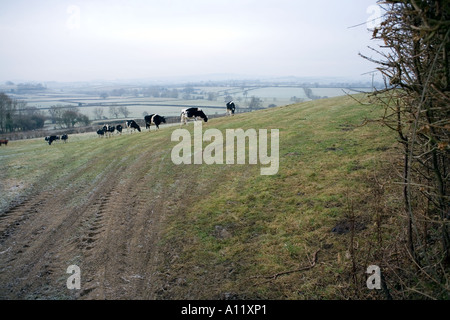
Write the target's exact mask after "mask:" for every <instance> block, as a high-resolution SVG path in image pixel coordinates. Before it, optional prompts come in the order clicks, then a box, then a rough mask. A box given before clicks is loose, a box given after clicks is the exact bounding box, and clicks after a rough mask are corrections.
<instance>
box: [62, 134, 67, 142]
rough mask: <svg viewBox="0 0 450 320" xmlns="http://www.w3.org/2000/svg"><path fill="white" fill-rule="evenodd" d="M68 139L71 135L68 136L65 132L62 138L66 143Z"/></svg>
mask: <svg viewBox="0 0 450 320" xmlns="http://www.w3.org/2000/svg"><path fill="white" fill-rule="evenodd" d="M67 139H69V136H68V135H67V134H63V135H62V136H61V140H62V141H64V143H66V142H67Z"/></svg>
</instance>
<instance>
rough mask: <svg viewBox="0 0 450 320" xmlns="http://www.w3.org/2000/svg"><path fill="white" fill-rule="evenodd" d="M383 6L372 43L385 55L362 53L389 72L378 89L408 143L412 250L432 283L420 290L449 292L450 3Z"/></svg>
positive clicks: (390, 2)
mask: <svg viewBox="0 0 450 320" xmlns="http://www.w3.org/2000/svg"><path fill="white" fill-rule="evenodd" d="M379 6H380V7H381V9H382V10H383V11H384V15H383V21H382V23H381V24H380V25H379V26H377V27H375V28H374V29H373V39H374V40H377V41H380V42H381V45H380V46H379V49H374V48H371V49H372V50H373V51H374V52H375V54H376V55H377V57H378V58H376V59H375V58H372V57H368V56H365V55H362V57H363V58H365V59H367V60H370V61H372V62H374V63H375V64H376V65H377V69H378V70H379V71H380V72H381V74H382V75H383V77H384V79H385V89H383V90H379V91H375V92H374V94H373V95H372V97H373V98H374V99H375V100H376V101H377V102H378V103H379V104H382V105H383V106H384V107H385V113H384V116H383V117H382V119H380V121H381V122H382V123H383V124H384V125H386V126H388V127H389V128H391V129H392V130H394V131H395V132H396V134H397V136H398V138H399V141H400V143H401V144H402V158H403V165H402V183H403V202H404V212H405V216H406V218H407V219H406V220H407V221H406V222H407V223H406V226H407V227H406V236H407V254H408V256H409V257H410V259H411V262H412V265H413V266H414V268H415V269H416V270H417V271H418V272H417V275H418V276H417V277H420V276H422V278H426V279H428V283H429V285H428V289H429V287H432V288H433V289H432V290H431V292H428V293H426V292H425V291H421V290H422V288H416V289H415V290H416V291H421V293H423V294H424V296H428V297H437V298H445V297H446V295H447V294H448V292H449V285H450V284H449V276H448V274H449V266H450V235H449V222H450V208H449V175H450V161H449V160H450V159H449V154H450V143H449V133H450V121H449V115H450V107H449V106H450V70H449V56H448V55H449V51H450V3H449V1H444V0H434V1H431V0H387V1H383V2H379ZM423 287H425V286H423ZM423 290H425V289H423ZM447 298H448V296H447Z"/></svg>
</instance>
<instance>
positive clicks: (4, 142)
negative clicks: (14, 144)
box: [0, 139, 8, 146]
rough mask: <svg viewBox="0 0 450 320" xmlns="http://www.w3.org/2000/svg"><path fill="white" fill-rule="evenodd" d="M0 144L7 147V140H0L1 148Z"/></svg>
mask: <svg viewBox="0 0 450 320" xmlns="http://www.w3.org/2000/svg"><path fill="white" fill-rule="evenodd" d="M2 144H4V145H5V146H7V145H8V140H7V139H1V140H0V146H1V145H2Z"/></svg>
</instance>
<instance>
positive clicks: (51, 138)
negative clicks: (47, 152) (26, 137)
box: [45, 136, 59, 145]
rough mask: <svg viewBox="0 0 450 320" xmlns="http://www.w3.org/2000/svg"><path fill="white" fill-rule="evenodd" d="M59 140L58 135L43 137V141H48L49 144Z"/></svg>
mask: <svg viewBox="0 0 450 320" xmlns="http://www.w3.org/2000/svg"><path fill="white" fill-rule="evenodd" d="M56 140H59V136H48V137H45V141H47V142H48V144H49V145H51V144H52V142H53V141H56Z"/></svg>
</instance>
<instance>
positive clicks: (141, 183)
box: [0, 153, 167, 299]
mask: <svg viewBox="0 0 450 320" xmlns="http://www.w3.org/2000/svg"><path fill="white" fill-rule="evenodd" d="M146 156H148V155H147V154H146V153H143V154H142V155H141V156H140V157H138V159H135V160H134V161H133V162H132V163H130V164H126V163H116V164H114V166H113V167H112V168H111V169H110V170H108V171H107V172H106V173H105V174H104V175H103V176H102V177H101V178H100V179H99V181H98V182H96V183H93V184H92V185H89V186H75V187H74V186H72V185H71V184H70V181H71V178H73V176H75V175H76V174H77V172H74V173H72V174H70V175H68V176H66V177H65V178H64V179H62V180H61V181H59V182H58V185H57V186H53V189H51V190H41V191H39V192H35V193H34V194H33V195H32V196H30V197H29V198H28V199H26V200H25V201H24V202H22V203H21V204H19V205H17V206H16V207H13V208H11V209H9V210H8V211H6V212H3V213H0V299H148V298H152V297H153V294H154V292H155V290H157V288H155V287H154V283H156V281H155V279H154V278H155V275H157V274H158V272H157V265H158V263H157V260H158V256H159V255H158V252H157V250H158V241H159V237H160V230H161V227H160V226H161V219H162V217H163V216H164V215H165V214H166V212H164V210H167V206H165V205H163V197H162V195H164V193H165V192H167V190H165V189H164V188H167V187H165V186H164V185H163V184H160V187H158V188H155V179H154V178H152V176H151V175H149V174H146V170H148V168H149V166H150V165H151V163H150V164H149V166H147V167H145V166H143V165H142V162H143V160H144V159H145V158H146ZM77 192H83V194H87V195H88V196H87V197H86V198H85V199H84V200H83V202H82V203H81V204H77V205H76V206H74V205H71V204H70V203H71V199H72V198H73V196H74V194H76V193H77ZM165 207H166V209H165ZM70 265H78V266H79V267H80V269H81V289H80V290H69V289H67V287H66V281H67V279H68V277H69V276H70V274H68V273H66V270H67V268H68V266H70Z"/></svg>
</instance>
